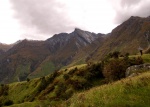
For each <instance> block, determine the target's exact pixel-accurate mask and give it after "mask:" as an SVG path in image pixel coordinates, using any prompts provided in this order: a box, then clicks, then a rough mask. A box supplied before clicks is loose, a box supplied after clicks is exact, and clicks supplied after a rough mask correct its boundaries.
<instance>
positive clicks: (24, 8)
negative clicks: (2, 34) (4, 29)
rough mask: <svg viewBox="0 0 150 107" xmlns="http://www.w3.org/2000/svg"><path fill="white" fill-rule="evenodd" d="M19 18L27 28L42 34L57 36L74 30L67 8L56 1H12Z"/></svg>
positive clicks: (16, 15)
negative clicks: (56, 34)
mask: <svg viewBox="0 0 150 107" xmlns="http://www.w3.org/2000/svg"><path fill="white" fill-rule="evenodd" d="M10 2H11V4H12V8H13V10H14V12H15V18H17V19H18V20H19V21H20V23H21V24H22V25H23V26H26V28H34V29H36V31H37V32H38V33H41V34H55V33H59V32H62V31H69V30H72V29H73V28H74V22H73V21H71V20H70V18H69V17H68V16H67V13H66V9H67V8H66V7H65V5H64V4H62V3H60V2H56V0H10Z"/></svg>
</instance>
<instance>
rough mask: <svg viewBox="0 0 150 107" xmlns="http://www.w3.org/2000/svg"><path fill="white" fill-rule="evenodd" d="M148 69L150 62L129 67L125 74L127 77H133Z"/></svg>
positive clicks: (149, 68)
mask: <svg viewBox="0 0 150 107" xmlns="http://www.w3.org/2000/svg"><path fill="white" fill-rule="evenodd" d="M148 70H150V63H146V64H141V65H134V66H130V67H128V68H127V70H126V73H125V75H126V77H133V76H136V75H138V74H140V73H141V72H144V71H148Z"/></svg>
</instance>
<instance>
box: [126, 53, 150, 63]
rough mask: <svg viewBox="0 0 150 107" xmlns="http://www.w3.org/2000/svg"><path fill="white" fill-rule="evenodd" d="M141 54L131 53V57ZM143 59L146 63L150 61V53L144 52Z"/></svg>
mask: <svg viewBox="0 0 150 107" xmlns="http://www.w3.org/2000/svg"><path fill="white" fill-rule="evenodd" d="M139 56H140V55H130V56H129V58H133V57H139ZM142 59H143V61H144V63H150V54H143V55H142Z"/></svg>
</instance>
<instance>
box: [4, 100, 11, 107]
mask: <svg viewBox="0 0 150 107" xmlns="http://www.w3.org/2000/svg"><path fill="white" fill-rule="evenodd" d="M12 104H13V101H12V100H6V101H5V102H4V106H10V105H12Z"/></svg>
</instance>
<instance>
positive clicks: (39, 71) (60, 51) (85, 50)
mask: <svg viewBox="0 0 150 107" xmlns="http://www.w3.org/2000/svg"><path fill="white" fill-rule="evenodd" d="M103 40H104V39H103V34H95V33H90V32H88V31H83V30H80V29H75V30H74V31H73V32H72V33H70V34H67V33H61V34H56V35H54V36H53V37H52V38H49V39H47V40H46V41H29V40H23V41H21V42H19V43H17V44H16V45H14V46H13V47H12V48H11V49H9V50H8V51H7V52H6V53H5V55H4V56H3V57H2V59H1V63H0V73H1V76H0V81H4V82H10V81H11V82H12V81H20V80H25V79H26V78H27V77H30V78H33V77H39V76H44V75H47V74H49V73H50V72H53V71H54V70H56V69H59V68H61V67H63V66H67V65H69V64H71V63H72V62H75V63H78V61H84V60H85V59H86V57H87V56H88V55H89V54H90V53H91V52H92V51H93V50H95V49H96V48H97V47H98V46H99V45H100V44H101V43H102V42H103ZM4 66H5V67H4Z"/></svg>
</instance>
